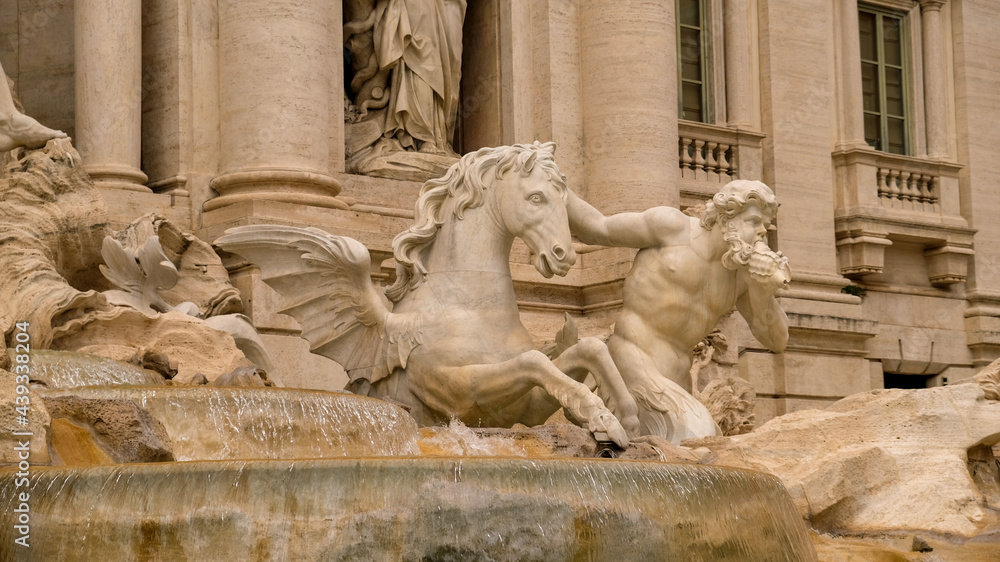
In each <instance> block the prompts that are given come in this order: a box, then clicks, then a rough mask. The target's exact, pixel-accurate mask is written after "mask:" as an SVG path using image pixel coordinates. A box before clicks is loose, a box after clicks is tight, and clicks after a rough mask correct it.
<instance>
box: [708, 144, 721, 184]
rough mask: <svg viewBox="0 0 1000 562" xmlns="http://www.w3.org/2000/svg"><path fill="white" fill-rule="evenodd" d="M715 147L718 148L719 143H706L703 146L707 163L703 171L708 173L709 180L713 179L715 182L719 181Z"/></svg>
mask: <svg viewBox="0 0 1000 562" xmlns="http://www.w3.org/2000/svg"><path fill="white" fill-rule="evenodd" d="M717 146H719V143H717V142H712V141H709V142H708V143H706V146H705V156H706V157H707V158H706V160H707V161H706V163H705V171H707V172H708V175H709V179H714V180H715V181H718V180H719V177H718V173H719V162H718V160H716V159H715V148H716V147H717Z"/></svg>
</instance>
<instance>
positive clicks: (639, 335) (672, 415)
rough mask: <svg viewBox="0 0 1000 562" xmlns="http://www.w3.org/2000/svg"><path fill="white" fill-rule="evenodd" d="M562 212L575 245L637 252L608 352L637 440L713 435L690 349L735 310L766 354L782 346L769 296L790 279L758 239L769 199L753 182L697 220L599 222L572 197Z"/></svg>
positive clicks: (782, 320) (662, 214) (781, 318)
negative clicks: (632, 406)
mask: <svg viewBox="0 0 1000 562" xmlns="http://www.w3.org/2000/svg"><path fill="white" fill-rule="evenodd" d="M568 210H569V220H570V229H571V231H572V232H573V233H574V234H575V235H576V236H577V237H578V238H579V239H580V240H581V241H583V242H585V243H588V244H600V245H604V246H621V247H629V248H639V253H638V254H637V255H636V257H635V261H634V262H633V264H632V270H631V271H630V272H629V274H628V275H627V276H626V278H625V288H624V304H623V306H622V312H621V315H620V316H619V317H618V320H617V322H616V323H615V330H614V333H613V334H612V336H611V339H610V340H608V349H609V350H610V351H611V356H612V358H614V361H615V364H616V365H617V366H618V370H619V371H621V374H622V378H623V379H624V380H625V384H626V386H628V388H629V390H630V391H631V392H632V394H633V396H635V399H636V402H637V403H638V405H639V421H640V424H641V426H640V430H641V433H643V434H649V435H658V436H661V437H664V438H667V439H670V440H671V441H673V442H675V443H678V442H680V441H681V440H683V439H687V438H692V437H705V436H710V435H715V434H716V425H715V422H714V421H713V420H712V416H711V414H710V413H709V411H708V409H707V408H706V407H705V406H704V405H703V404H702V403H701V402H699V401H698V400H697V399H696V398H694V397H693V396H692V395H691V391H692V389H691V378H690V375H689V370H690V368H691V359H692V354H693V350H694V347H695V346H696V345H697V344H698V342H700V341H701V340H702V339H703V338H705V336H707V335H708V334H709V333H710V332H711V331H712V329H713V328H715V326H716V324H717V323H718V321H719V319H720V318H722V317H723V316H724V315H726V314H728V313H729V312H731V311H732V310H733V307H734V306H735V307H736V309H737V310H739V311H740V314H742V315H743V318H745V319H746V321H747V323H748V324H749V325H750V331H751V332H752V333H753V335H754V336H755V337H756V338H757V340H758V341H760V343H762V344H763V345H764V346H766V347H767V348H768V349H770V350H772V351H775V352H780V351H783V350H784V349H785V345H786V344H787V343H788V319H787V318H786V316H785V313H784V311H782V310H781V307H780V306H779V305H778V302H777V300H776V299H775V298H774V294H775V292H776V291H777V290H778V289H779V288H781V287H785V286H787V285H788V282H789V280H790V271H789V269H788V259H787V258H785V257H784V256H782V255H781V254H780V253H775V252H772V251H771V250H770V248H768V246H767V243H766V241H765V235H766V233H767V229H768V227H769V226H770V224H771V221H772V220H773V219H774V215H775V213H776V212H777V210H778V204H777V201H775V198H774V193H773V192H772V191H771V189H770V188H769V187H768V186H766V185H764V184H763V183H761V182H759V181H746V180H736V181H733V182H730V183H729V184H727V185H726V186H725V187H723V188H722V190H721V191H720V192H719V193H717V194H716V195H715V197H713V198H712V200H711V201H710V202H709V203H708V204H707V206H706V210H705V214H704V216H703V217H702V218H701V219H698V218H695V217H690V216H687V215H685V214H684V213H682V212H681V211H680V210H678V209H675V208H673V207H654V208H652V209H648V210H646V211H643V212H641V213H620V214H616V215H612V216H609V217H606V216H604V215H602V214H601V212H600V211H598V210H597V209H595V208H594V207H592V206H590V205H589V204H588V203H586V202H585V201H583V200H582V199H580V198H578V197H576V196H575V195H574V194H570V199H569V202H568Z"/></svg>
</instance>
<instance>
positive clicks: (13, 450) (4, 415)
mask: <svg viewBox="0 0 1000 562" xmlns="http://www.w3.org/2000/svg"><path fill="white" fill-rule="evenodd" d="M22 376H24V375H22ZM27 378H28V377H26V378H19V377H18V376H17V374H16V370H15V368H14V367H13V366H12V367H11V370H10V371H7V370H4V369H0V384H2V385H3V386H2V387H0V388H2V389H3V390H2V392H0V406H2V407H3V409H2V410H0V423H2V424H3V427H4V428H5V429H6V430H5V431H3V432H2V438H0V439H2V441H0V445H2V446H3V450H2V451H0V465H5V466H13V467H17V465H18V464H19V463H20V462H21V461H26V462H27V464H28V465H29V466H33V465H45V464H50V463H51V457H50V456H49V446H48V442H49V439H50V434H49V431H50V417H49V412H48V410H46V409H45V403H44V402H43V401H42V397H41V396H40V395H39V394H38V392H37V391H36V390H35V389H33V388H32V387H31V386H30V385H29V384H28V381H27ZM19 385H23V386H24V389H25V390H26V391H27V392H18V387H19ZM18 408H23V409H21V410H18ZM21 418H24V421H25V423H21ZM15 432H16V433H18V434H19V435H15ZM21 433H23V434H24V435H20V434H21ZM25 444H27V446H24V445H25ZM27 472H28V473H29V474H30V472H31V471H30V468H29V470H28V471H27Z"/></svg>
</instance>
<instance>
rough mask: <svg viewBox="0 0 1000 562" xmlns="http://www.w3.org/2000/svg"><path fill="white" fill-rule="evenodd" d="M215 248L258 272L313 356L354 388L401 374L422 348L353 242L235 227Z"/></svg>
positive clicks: (415, 329) (411, 322)
mask: <svg viewBox="0 0 1000 562" xmlns="http://www.w3.org/2000/svg"><path fill="white" fill-rule="evenodd" d="M215 244H216V245H217V246H219V247H220V248H222V249H224V250H225V251H227V252H231V253H234V254H238V255H240V256H243V257H244V258H246V259H247V260H248V261H250V262H251V263H253V264H254V265H256V266H257V267H259V268H260V271H261V277H262V278H263V280H264V282H265V283H267V284H268V285H269V286H271V288H273V289H274V290H275V291H277V292H278V294H280V295H281V296H282V298H283V299H284V306H285V307H284V308H283V309H282V310H281V312H282V313H283V314H288V315H289V316H291V317H293V318H295V319H296V320H298V322H299V324H301V325H302V337H303V338H305V339H306V340H307V341H308V342H309V346H310V349H311V350H312V352H313V353H317V354H319V355H323V356H325V357H329V358H330V359H333V360H334V361H336V362H338V363H340V364H341V365H342V366H343V367H344V369H345V370H346V371H347V372H348V374H349V375H350V377H351V381H352V382H353V381H354V380H356V379H362V378H363V379H367V380H369V381H371V382H373V383H374V382H376V381H378V380H380V379H382V378H385V377H386V376H388V375H389V374H390V373H392V371H393V370H394V369H396V368H405V367H406V360H407V358H408V357H409V355H410V352H411V351H412V350H413V348H415V347H416V346H417V345H420V326H419V324H418V321H417V320H416V318H415V317H412V316H410V315H408V314H407V315H402V314H393V313H391V312H390V311H389V309H388V307H387V305H386V301H384V300H383V297H382V296H381V295H379V293H378V291H377V290H376V289H375V286H374V284H372V281H371V277H370V268H371V265H370V264H371V257H370V256H369V254H368V250H367V249H366V248H365V247H364V245H363V244H361V243H360V242H358V241H357V240H354V239H351V238H346V237H343V236H333V235H330V234H328V233H326V232H324V231H322V230H319V229H316V228H299V227H292V226H281V225H254V226H241V227H237V228H232V229H230V230H227V231H226V234H225V235H224V236H223V237H222V238H219V239H218V240H216V241H215Z"/></svg>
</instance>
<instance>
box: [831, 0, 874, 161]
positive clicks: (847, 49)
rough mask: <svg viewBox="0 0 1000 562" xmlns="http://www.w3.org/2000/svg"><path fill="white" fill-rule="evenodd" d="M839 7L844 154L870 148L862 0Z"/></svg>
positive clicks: (844, 1)
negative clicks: (863, 83)
mask: <svg viewBox="0 0 1000 562" xmlns="http://www.w3.org/2000/svg"><path fill="white" fill-rule="evenodd" d="M837 7H838V9H839V13H838V18H837V21H838V22H839V24H840V49H838V54H839V55H840V56H839V59H840V60H839V61H838V66H839V74H840V80H839V81H838V82H839V84H840V119H839V122H840V139H839V140H838V142H837V149H838V150H844V149H849V148H861V147H866V146H868V143H867V142H866V141H865V113H864V100H863V96H862V93H861V41H860V37H861V33H860V30H859V26H858V0H839V1H838V2H837Z"/></svg>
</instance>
